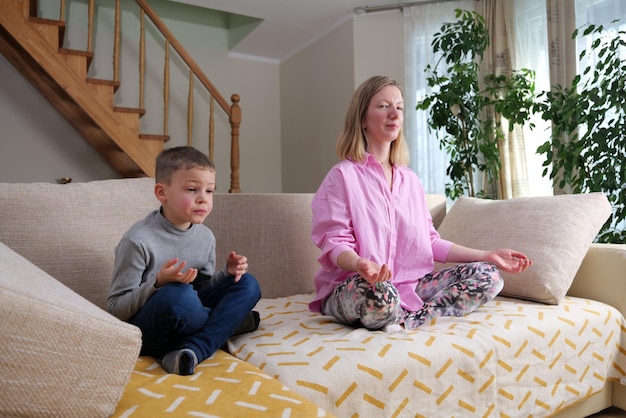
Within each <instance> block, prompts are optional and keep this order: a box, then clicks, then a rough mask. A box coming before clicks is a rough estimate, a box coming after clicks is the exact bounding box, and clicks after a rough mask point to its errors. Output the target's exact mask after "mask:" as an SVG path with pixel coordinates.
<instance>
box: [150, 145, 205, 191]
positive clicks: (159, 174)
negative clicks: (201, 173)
mask: <svg viewBox="0 0 626 418" xmlns="http://www.w3.org/2000/svg"><path fill="white" fill-rule="evenodd" d="M192 168H205V169H207V170H212V171H215V165H214V164H213V161H211V159H210V158H209V157H207V156H206V154H204V153H203V152H201V151H199V150H197V149H196V148H194V147H189V146H180V147H173V148H168V149H164V150H163V151H161V153H160V154H159V155H158V156H157V159H156V170H155V176H154V177H155V180H156V182H157V183H165V184H169V182H170V181H171V180H172V175H173V174H174V172H175V171H178V170H190V169H192Z"/></svg>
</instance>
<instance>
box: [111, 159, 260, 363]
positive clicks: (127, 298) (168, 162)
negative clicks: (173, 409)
mask: <svg viewBox="0 0 626 418" xmlns="http://www.w3.org/2000/svg"><path fill="white" fill-rule="evenodd" d="M155 180H156V184H155V187H154V194H155V196H156V198H157V199H158V200H159V202H161V208H160V209H158V210H155V211H153V212H152V213H150V214H149V215H148V216H147V217H146V218H145V219H143V220H141V221H139V222H137V223H135V224H134V225H133V226H132V227H131V228H130V229H129V230H128V231H127V232H126V233H125V234H124V236H123V237H122V239H121V241H120V243H119V244H118V246H117V247H116V249H115V267H114V271H113V281H112V283H111V290H110V292H109V297H108V310H109V312H110V313H111V314H113V315H115V316H116V317H118V318H119V319H121V320H123V321H127V322H129V323H131V324H133V325H136V326H137V327H139V328H140V329H141V332H142V349H141V354H142V355H150V356H154V357H157V358H162V361H161V364H162V366H163V368H164V369H165V370H166V371H167V372H168V373H175V374H180V375H190V374H193V373H194V372H195V367H196V366H197V365H198V363H200V362H202V361H203V360H205V359H207V358H210V357H212V356H213V354H214V353H215V352H216V351H217V350H218V349H219V348H220V347H221V346H222V345H223V344H224V343H225V342H226V340H227V339H228V338H230V337H231V336H233V335H236V334H241V333H244V332H249V331H253V330H255V329H257V328H258V326H259V314H258V312H255V311H251V309H252V308H253V307H254V306H255V305H256V303H257V302H258V301H259V299H260V298H261V291H260V287H259V283H258V281H257V280H256V278H255V277H254V276H252V275H251V274H250V273H248V263H247V259H246V257H245V256H243V255H239V254H237V253H235V252H234V251H232V252H231V253H230V254H229V255H228V257H227V260H226V266H225V267H224V268H223V269H221V270H219V271H217V272H216V271H215V236H214V235H213V232H212V231H211V230H210V229H209V228H207V227H206V226H205V225H204V224H203V222H204V220H205V219H206V217H207V216H208V215H209V214H210V213H211V210H212V209H213V192H214V191H215V166H214V165H213V162H212V161H211V160H210V159H209V158H208V157H207V156H206V155H205V154H203V153H202V152H200V151H198V150H196V149H195V148H193V147H175V148H170V149H166V150H164V151H163V152H161V154H160V155H159V156H158V157H157V161H156V175H155Z"/></svg>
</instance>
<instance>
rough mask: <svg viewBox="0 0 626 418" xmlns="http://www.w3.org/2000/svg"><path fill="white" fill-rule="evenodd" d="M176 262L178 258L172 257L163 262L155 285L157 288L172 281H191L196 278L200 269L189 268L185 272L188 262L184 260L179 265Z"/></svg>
mask: <svg viewBox="0 0 626 418" xmlns="http://www.w3.org/2000/svg"><path fill="white" fill-rule="evenodd" d="M176 263H178V258H171V259H169V260H167V261H166V262H165V264H163V266H162V267H161V270H159V272H158V273H157V276H156V283H155V286H156V287H157V288H159V287H161V286H165V285H166V284H168V283H172V282H178V283H191V282H193V281H194V280H195V279H196V276H197V275H198V269H192V268H189V269H187V271H185V272H184V273H183V269H184V268H185V265H186V264H187V263H185V262H184V261H181V262H180V264H178V265H176Z"/></svg>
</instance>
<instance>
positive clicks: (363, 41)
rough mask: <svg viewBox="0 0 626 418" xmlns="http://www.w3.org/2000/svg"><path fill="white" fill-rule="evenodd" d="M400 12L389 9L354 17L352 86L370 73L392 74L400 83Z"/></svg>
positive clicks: (402, 32) (402, 53)
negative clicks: (353, 81)
mask: <svg viewBox="0 0 626 418" xmlns="http://www.w3.org/2000/svg"><path fill="white" fill-rule="evenodd" d="M402 25H403V22H402V12H401V11H400V10H389V11H384V12H375V13H368V14H363V15H359V16H355V17H354V56H355V59H354V76H355V77H354V80H355V83H356V84H355V88H356V87H357V86H358V85H359V84H361V83H362V82H363V81H364V80H366V79H367V78H369V77H371V76H373V75H386V76H389V77H393V78H395V79H396V80H398V82H399V83H400V85H401V86H402V85H404V29H403V26H402Z"/></svg>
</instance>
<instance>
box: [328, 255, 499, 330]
mask: <svg viewBox="0 0 626 418" xmlns="http://www.w3.org/2000/svg"><path fill="white" fill-rule="evenodd" d="M503 286H504V282H503V280H502V277H501V276H500V272H499V270H498V268H497V267H496V265H495V264H493V263H486V262H478V263H468V264H459V265H457V266H453V267H450V268H447V269H443V270H439V271H435V272H433V273H430V274H427V275H426V276H424V277H423V278H421V279H420V280H419V282H418V284H417V286H416V288H415V292H416V293H417V294H418V295H419V296H420V298H421V299H422V300H423V301H424V306H422V308H420V309H419V310H417V311H414V312H411V311H407V310H405V309H404V308H402V307H401V306H400V295H399V294H398V289H396V287H395V286H394V285H393V284H391V282H377V283H374V284H370V283H368V282H367V280H365V279H363V278H362V277H361V276H360V275H358V274H356V275H354V276H352V277H349V278H347V279H346V280H344V281H343V282H342V283H340V284H339V285H338V286H337V287H336V288H335V290H334V291H333V293H331V294H330V295H329V296H328V298H326V300H325V301H324V303H323V306H322V309H323V312H324V314H325V315H331V316H334V317H335V319H337V321H339V322H340V323H342V324H345V325H351V326H357V327H360V326H362V327H365V328H367V329H370V330H378V329H381V328H383V327H384V326H386V325H392V324H400V325H404V328H405V329H414V328H417V327H419V326H420V325H422V324H423V323H424V322H426V321H429V320H431V319H434V318H438V317H440V316H463V315H466V314H468V313H470V312H472V311H473V310H475V309H476V308H478V307H479V306H481V305H483V304H484V303H486V302H488V301H490V300H491V299H493V298H494V297H495V296H496V295H497V294H498V293H500V291H501V290H502V287H503Z"/></svg>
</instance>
